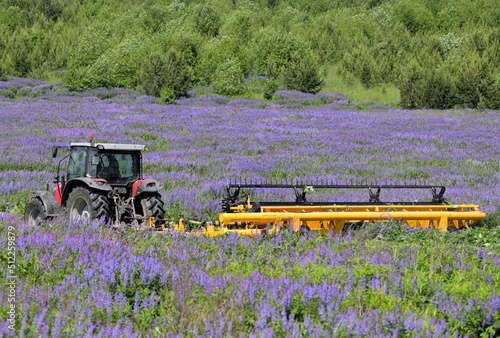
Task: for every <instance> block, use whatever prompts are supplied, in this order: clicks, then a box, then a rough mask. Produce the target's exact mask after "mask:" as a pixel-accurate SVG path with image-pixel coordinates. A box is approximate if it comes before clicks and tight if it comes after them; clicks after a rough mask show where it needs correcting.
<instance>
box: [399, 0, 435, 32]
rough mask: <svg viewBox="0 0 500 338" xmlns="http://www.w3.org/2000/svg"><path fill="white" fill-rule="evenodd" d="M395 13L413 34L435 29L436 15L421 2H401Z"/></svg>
mask: <svg viewBox="0 0 500 338" xmlns="http://www.w3.org/2000/svg"><path fill="white" fill-rule="evenodd" d="M395 11H396V16H397V17H398V19H399V20H400V21H402V22H403V23H404V24H405V26H406V28H407V29H408V30H409V31H410V32H412V33H413V34H415V33H417V32H426V31H430V30H433V29H434V28H435V20H434V14H432V12H431V11H430V10H429V9H428V8H427V7H426V6H425V5H424V4H423V3H421V2H418V1H412V2H409V1H408V2H405V1H403V2H400V3H399V5H397V6H396V8H395Z"/></svg>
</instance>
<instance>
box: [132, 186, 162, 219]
mask: <svg viewBox="0 0 500 338" xmlns="http://www.w3.org/2000/svg"><path fill="white" fill-rule="evenodd" d="M135 202H136V205H135V212H136V213H137V215H138V216H139V217H141V218H143V217H145V218H146V219H145V220H143V221H142V222H139V223H141V224H142V225H149V218H150V217H154V218H155V219H163V218H164V217H165V211H164V210H163V205H164V204H163V201H162V200H161V195H160V194H158V193H154V194H151V193H150V194H144V193H142V194H140V195H139V196H138V197H137V198H136V199H135Z"/></svg>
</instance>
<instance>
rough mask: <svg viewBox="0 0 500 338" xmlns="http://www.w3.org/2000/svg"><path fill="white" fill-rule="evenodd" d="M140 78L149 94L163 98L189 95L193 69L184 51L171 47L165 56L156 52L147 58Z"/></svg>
mask: <svg viewBox="0 0 500 338" xmlns="http://www.w3.org/2000/svg"><path fill="white" fill-rule="evenodd" d="M140 79H141V85H142V88H143V89H144V90H145V92H146V93H147V94H149V95H153V96H157V97H158V96H160V97H161V98H162V99H165V98H170V96H172V95H174V98H176V97H182V96H187V92H188V91H189V90H190V89H191V88H192V86H193V72H192V69H191V67H190V66H189V65H188V64H187V63H186V61H185V58H184V56H183V55H182V53H180V52H178V51H176V50H175V49H170V50H169V51H168V52H167V54H166V55H165V56H163V55H161V54H159V53H156V52H154V53H152V54H151V55H150V56H149V57H148V58H146V60H145V61H144V63H143V65H142V66H141V71H140ZM165 90H167V92H165ZM172 93H173V94H172ZM167 94H168V95H167ZM172 101H173V100H172ZM169 103H170V102H169Z"/></svg>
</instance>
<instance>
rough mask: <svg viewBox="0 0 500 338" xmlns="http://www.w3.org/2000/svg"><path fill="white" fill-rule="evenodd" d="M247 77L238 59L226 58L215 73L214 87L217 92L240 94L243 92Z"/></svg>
mask: <svg viewBox="0 0 500 338" xmlns="http://www.w3.org/2000/svg"><path fill="white" fill-rule="evenodd" d="M243 80H245V77H244V75H243V71H242V69H241V65H240V62H239V61H238V59H226V61H225V62H224V63H221V64H220V66H219V67H218V68H217V71H216V72H215V75H214V81H213V82H214V89H215V92H216V93H217V94H222V95H238V94H241V93H243V91H244V89H243Z"/></svg>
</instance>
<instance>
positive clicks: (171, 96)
mask: <svg viewBox="0 0 500 338" xmlns="http://www.w3.org/2000/svg"><path fill="white" fill-rule="evenodd" d="M175 98H176V95H175V91H174V89H173V88H172V87H168V86H166V87H165V88H163V89H162V91H161V93H160V100H159V102H160V103H163V104H171V103H172V102H174V100H175Z"/></svg>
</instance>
